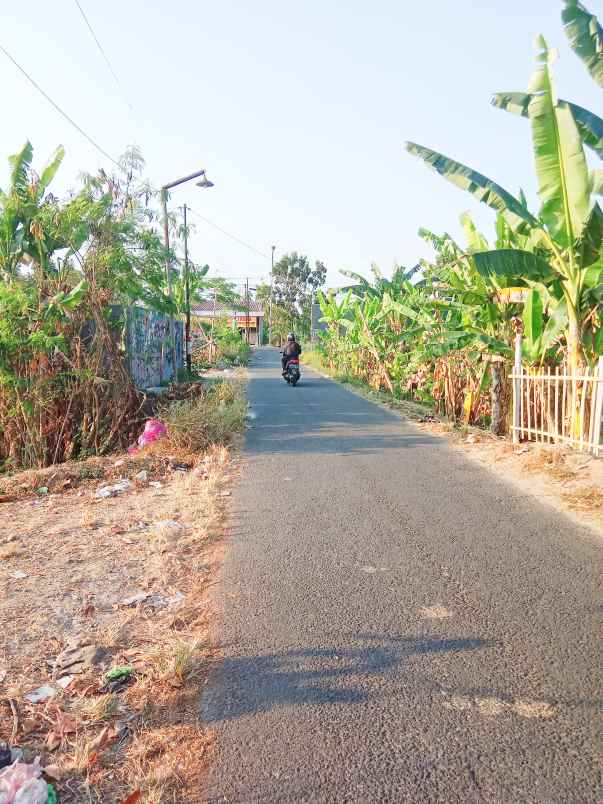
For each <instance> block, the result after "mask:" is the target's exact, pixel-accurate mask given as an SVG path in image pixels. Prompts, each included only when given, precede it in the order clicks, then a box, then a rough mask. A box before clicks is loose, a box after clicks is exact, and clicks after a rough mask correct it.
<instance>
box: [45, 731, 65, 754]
mask: <svg viewBox="0 0 603 804" xmlns="http://www.w3.org/2000/svg"><path fill="white" fill-rule="evenodd" d="M61 742H62V740H61V736H60V734H57V732H56V731H49V732H48V734H47V735H46V748H48V750H49V751H54V750H55V749H57V748H58V747H59V746H60V744H61Z"/></svg>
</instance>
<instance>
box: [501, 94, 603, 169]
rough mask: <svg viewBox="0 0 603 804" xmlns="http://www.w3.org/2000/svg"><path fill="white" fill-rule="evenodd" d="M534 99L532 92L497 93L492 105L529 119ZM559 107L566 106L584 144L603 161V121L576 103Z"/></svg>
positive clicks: (561, 101) (562, 101) (560, 102)
mask: <svg viewBox="0 0 603 804" xmlns="http://www.w3.org/2000/svg"><path fill="white" fill-rule="evenodd" d="M534 99H535V96H534V94H533V93H530V92H497V93H496V95H493V96H492V99H491V103H492V105H493V106H495V107H496V108H497V109H504V110H505V111H506V112H511V114H518V115H520V116H521V117H529V108H530V104H531V103H532V102H533V101H534ZM557 106H564V107H566V108H568V109H569V110H570V112H571V113H572V115H573V117H574V120H575V121H576V125H577V126H578V131H579V132H580V136H581V137H582V142H583V143H584V144H585V145H588V147H589V148H592V150H593V151H594V152H595V153H596V154H597V156H598V157H599V159H603V120H602V119H601V118H600V117H598V116H597V115H596V114H594V113H593V112H589V111H588V109H584V108H583V107H582V106H578V105H577V104H576V103H570V102H569V101H565V100H558V101H557Z"/></svg>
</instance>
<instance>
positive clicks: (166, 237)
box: [161, 170, 214, 382]
mask: <svg viewBox="0 0 603 804" xmlns="http://www.w3.org/2000/svg"><path fill="white" fill-rule="evenodd" d="M192 179H200V180H199V181H198V182H196V184H197V187H213V186H214V184H213V182H211V181H210V180H209V179H208V178H207V176H206V175H205V171H204V170H198V171H197V172H196V173H191V174H190V175H189V176H184V178H182V179H176V181H171V182H169V184H164V185H163V186H162V188H161V207H162V210H163V244H164V246H165V284H166V291H167V297H168V299H169V300H170V302H172V301H173V299H172V275H171V265H170V262H171V261H170V229H169V223H168V213H167V192H168V190H171V189H172V187H178V185H180V184H184V183H185V182H187V181H192ZM184 214H185V216H186V211H185V213H184ZM184 228H185V230H186V217H185V222H184ZM185 236H186V235H185ZM169 321H170V341H171V347H172V349H171V351H172V363H173V369H174V373H173V376H172V380H173V381H174V382H177V380H178V366H177V365H176V333H175V330H174V315H173V313H171V312H170V319H169ZM186 348H187V349H188V343H187V347H186ZM187 365H188V351H187Z"/></svg>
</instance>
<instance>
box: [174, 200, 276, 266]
mask: <svg viewBox="0 0 603 804" xmlns="http://www.w3.org/2000/svg"><path fill="white" fill-rule="evenodd" d="M188 209H189V211H190V212H192V213H193V215H196V216H197V217H198V218H201V220H202V221H205V223H208V224H209V225H210V226H213V227H214V229H217V230H218V231H219V232H222V234H223V235H226V237H230V239H231V240H234V241H235V243H239V245H241V246H245V248H248V249H249V250H250V251H254V252H255V253H256V254H259V256H260V257H265V258H266V259H268V255H267V254H264V252H263V251H260V250H259V249H257V248H256V247H255V246H252V245H250V244H249V243H246V242H245V241H244V240H241V238H240V237H237V236H236V235H233V234H231V233H230V232H227V231H226V229H222V227H221V226H218V224H217V223H214V222H213V221H210V220H209V218H206V217H205V216H204V215H201V213H199V212H197V211H196V210H194V209H192V208H191V207H188Z"/></svg>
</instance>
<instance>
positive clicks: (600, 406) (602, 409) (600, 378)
mask: <svg viewBox="0 0 603 804" xmlns="http://www.w3.org/2000/svg"><path fill="white" fill-rule="evenodd" d="M593 382H594V384H595V386H596V389H595V394H594V400H593V403H594V405H595V427H594V430H593V445H592V446H593V452H594V454H595V456H596V457H597V458H598V457H599V452H600V449H599V442H600V440H601V415H602V414H603V357H600V358H599V362H598V363H597V371H596V374H595V376H594V378H593Z"/></svg>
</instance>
